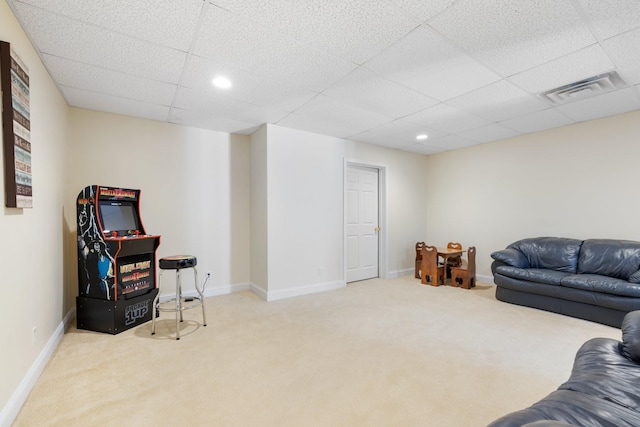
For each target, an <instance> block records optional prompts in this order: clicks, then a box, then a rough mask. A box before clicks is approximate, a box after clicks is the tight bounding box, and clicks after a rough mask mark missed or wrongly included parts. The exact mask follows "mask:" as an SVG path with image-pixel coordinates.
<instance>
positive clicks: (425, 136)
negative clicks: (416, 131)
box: [416, 133, 429, 141]
mask: <svg viewBox="0 0 640 427" xmlns="http://www.w3.org/2000/svg"><path fill="white" fill-rule="evenodd" d="M427 138H429V135H427V134H426V133H422V134H420V135H418V136H416V139H417V140H418V141H422V140H423V139H427Z"/></svg>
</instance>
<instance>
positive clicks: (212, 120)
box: [168, 108, 259, 135]
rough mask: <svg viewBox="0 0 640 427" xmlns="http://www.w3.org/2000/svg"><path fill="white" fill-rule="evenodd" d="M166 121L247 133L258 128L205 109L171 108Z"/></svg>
mask: <svg viewBox="0 0 640 427" xmlns="http://www.w3.org/2000/svg"><path fill="white" fill-rule="evenodd" d="M168 121H169V122H170V123H175V124H178V125H183V126H191V127H196V128H203V129H212V130H218V129H225V132H231V133H239V134H247V135H249V134H251V133H253V132H255V131H256V130H257V129H258V128H259V126H258V125H254V124H253V123H249V122H243V121H240V120H234V119H229V118H226V117H222V116H216V115H213V114H209V113H208V112H206V111H187V110H182V109H180V108H172V109H171V112H170V113H169V120H168Z"/></svg>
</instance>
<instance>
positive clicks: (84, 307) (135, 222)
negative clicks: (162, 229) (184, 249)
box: [76, 185, 160, 334]
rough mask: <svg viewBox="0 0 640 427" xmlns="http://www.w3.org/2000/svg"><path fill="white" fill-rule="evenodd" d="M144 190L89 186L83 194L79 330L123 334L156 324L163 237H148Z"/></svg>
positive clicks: (80, 199)
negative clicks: (143, 213)
mask: <svg viewBox="0 0 640 427" xmlns="http://www.w3.org/2000/svg"><path fill="white" fill-rule="evenodd" d="M139 201H140V190H130V189H126V188H113V187H104V186H101V185H90V186H88V187H86V188H85V189H83V190H82V191H81V192H80V194H78V199H77V204H76V210H77V217H78V288H79V289H78V291H79V292H78V297H76V317H77V327H78V329H88V330H91V331H96V332H106V333H109V334H118V333H120V332H122V331H125V330H127V329H130V328H133V327H134V326H137V325H140V324H142V323H145V322H147V321H149V320H151V309H152V305H153V300H154V298H155V296H156V295H157V294H158V288H157V284H156V249H157V248H158V245H159V244H160V236H152V235H149V234H146V232H145V230H144V227H143V225H142V221H141V220H140V206H139Z"/></svg>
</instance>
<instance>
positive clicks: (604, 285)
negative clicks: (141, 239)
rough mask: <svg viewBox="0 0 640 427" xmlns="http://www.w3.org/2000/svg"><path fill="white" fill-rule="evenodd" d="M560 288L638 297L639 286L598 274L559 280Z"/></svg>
mask: <svg viewBox="0 0 640 427" xmlns="http://www.w3.org/2000/svg"><path fill="white" fill-rule="evenodd" d="M560 284H561V285H562V286H566V287H568V288H574V289H582V290H585V291H592V292H601V293H605V294H612V295H620V296H624V297H636V298H638V297H640V284H637V283H630V282H628V281H626V280H622V279H616V278H613V277H607V276H600V275H598V274H572V275H568V276H565V277H563V278H562V279H561V280H560Z"/></svg>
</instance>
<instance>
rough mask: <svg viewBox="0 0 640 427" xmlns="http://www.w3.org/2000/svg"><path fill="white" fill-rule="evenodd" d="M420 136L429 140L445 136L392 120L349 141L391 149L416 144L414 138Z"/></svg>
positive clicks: (431, 130) (441, 133) (401, 121)
mask: <svg viewBox="0 0 640 427" xmlns="http://www.w3.org/2000/svg"><path fill="white" fill-rule="evenodd" d="M420 134H426V135H428V136H429V138H431V139H434V138H439V137H442V136H444V135H445V134H444V133H443V132H438V131H436V130H433V129H428V128H425V127H422V126H417V125H414V124H413V123H408V122H405V121H403V120H394V121H393V122H390V123H385V124H383V125H382V126H378V127H376V128H373V129H370V130H368V131H365V132H362V133H360V134H358V135H355V136H353V137H351V138H350V139H353V140H355V141H360V142H368V143H371V144H376V145H383V146H386V147H391V148H400V147H406V146H409V145H413V144H416V143H417V142H418V141H416V136H418V135H420Z"/></svg>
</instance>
